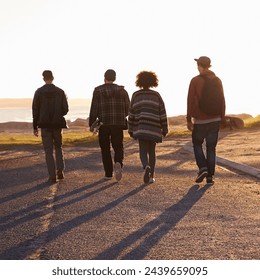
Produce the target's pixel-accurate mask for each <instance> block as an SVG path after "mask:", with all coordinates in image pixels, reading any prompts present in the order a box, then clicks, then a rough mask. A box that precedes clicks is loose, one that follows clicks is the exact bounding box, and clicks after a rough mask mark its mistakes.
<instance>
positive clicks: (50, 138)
mask: <svg viewBox="0 0 260 280" xmlns="http://www.w3.org/2000/svg"><path fill="white" fill-rule="evenodd" d="M42 75H43V80H44V81H45V85H44V86H42V87H40V88H38V89H37V90H36V92H35V94H34V98H33V103H32V111H33V133H34V135H35V136H38V128H41V137H42V143H43V147H44V151H45V159H46V164H47V168H48V173H49V181H50V182H52V183H55V182H56V180H57V178H58V179H64V172H63V171H64V168H65V164H64V159H63V150H62V128H66V127H67V125H66V120H65V118H64V116H65V115H66V114H67V112H68V110H69V108H68V102H67V97H66V95H65V93H64V91H63V90H62V89H60V88H58V87H56V86H55V85H54V84H52V82H53V79H54V77H53V75H52V72H51V71H50V70H45V71H44V72H43V74H42ZM53 148H54V149H55V159H54V156H53Z"/></svg>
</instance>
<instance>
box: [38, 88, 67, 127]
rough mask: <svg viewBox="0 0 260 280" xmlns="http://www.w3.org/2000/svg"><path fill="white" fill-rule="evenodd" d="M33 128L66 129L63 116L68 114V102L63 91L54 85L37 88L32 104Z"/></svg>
mask: <svg viewBox="0 0 260 280" xmlns="http://www.w3.org/2000/svg"><path fill="white" fill-rule="evenodd" d="M33 112H34V116H33V117H34V118H33V119H34V121H35V122H36V123H34V127H36V126H38V127H40V128H66V123H65V121H64V118H63V116H65V115H66V114H67V112H68V102H67V98H66V95H65V93H64V91H63V90H62V89H60V88H58V87H56V86H55V85H54V84H45V85H44V86H42V87H41V88H39V89H38V90H37V91H36V93H35V96H34V102H33Z"/></svg>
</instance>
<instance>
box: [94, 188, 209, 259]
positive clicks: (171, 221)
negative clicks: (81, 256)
mask: <svg viewBox="0 0 260 280" xmlns="http://www.w3.org/2000/svg"><path fill="white" fill-rule="evenodd" d="M209 187H210V186H209V185H205V186H204V187H203V188H199V186H198V185H194V186H192V187H191V188H190V189H189V191H188V193H187V194H186V195H185V196H184V197H183V198H182V199H181V200H180V201H179V202H178V203H176V204H174V205H172V206H171V207H169V208H167V209H166V210H165V211H164V212H163V213H162V214H161V215H160V216H158V217H157V218H156V219H154V220H152V221H150V222H148V223H147V224H145V225H144V226H143V227H142V228H140V229H138V230H137V231H135V232H133V233H131V234H130V235H128V236H127V237H125V238H124V239H123V240H121V241H120V242H119V243H118V244H115V245H113V246H112V247H110V248H108V249H106V250H105V251H103V252H102V253H100V254H99V255H97V256H96V257H95V258H93V259H97V260H98V259H102V260H112V259H125V260H134V259H135V260H139V259H140V260H141V259H144V258H145V256H146V255H147V254H148V253H149V251H150V250H151V249H152V248H153V247H154V246H155V245H156V244H157V243H158V241H159V240H160V239H161V238H163V236H165V235H166V234H167V233H168V232H169V231H170V230H172V229H173V228H174V227H175V226H176V225H177V223H178V222H179V221H180V220H181V219H182V218H184V216H185V215H186V214H187V213H188V212H189V211H190V210H191V208H192V207H193V206H194V205H195V204H196V203H197V202H198V201H199V200H200V198H201V197H202V196H203V195H204V193H205V192H206V191H207V189H208V188H209ZM142 239H144V240H143V242H141V243H140V244H139V245H138V246H137V247H135V248H134V249H132V250H131V251H130V252H129V253H126V254H125V255H123V256H121V257H119V256H120V255H121V254H123V252H124V250H127V249H129V248H130V249H131V248H132V247H133V246H134V244H135V243H136V242H138V241H140V240H142Z"/></svg>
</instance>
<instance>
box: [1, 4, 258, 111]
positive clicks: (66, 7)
mask: <svg viewBox="0 0 260 280" xmlns="http://www.w3.org/2000/svg"><path fill="white" fill-rule="evenodd" d="M258 3H259V1H257V0H243V1H242V0H236V1H235V0H234V1H232V0H229V1H227V0H196V1H195V0H181V1H180V0H160V1H159V0H109V1H108V0H92V1H91V0H44V1H43V0H0V35H1V44H0V61H1V67H0V77H1V91H0V97H1V98H28V97H29V98H30V97H33V94H34V92H35V90H36V89H37V88H38V87H40V86H41V85H43V81H42V76H41V74H42V71H43V70H45V69H50V70H52V71H53V73H54V76H55V81H54V83H55V84H56V85H57V86H59V87H61V88H63V89H64V90H65V92H66V94H67V95H68V98H69V99H71V98H91V97H92V93H93V89H94V87H95V86H98V85H99V84H102V83H103V75H104V72H105V70H107V69H108V68H113V69H115V70H116V72H117V81H116V82H117V83H118V84H122V85H125V87H126V90H127V91H128V93H129V95H130V97H131V95H132V93H133V92H134V91H135V90H137V88H136V87H135V77H136V75H137V74H138V72H139V71H141V70H152V71H155V72H156V73H157V74H158V77H159V87H158V88H157V90H158V91H159V92H160V93H161V95H162V97H163V99H164V101H165V104H166V108H167V113H168V115H171V116H172V115H179V114H185V113H186V98H187V91H188V86H189V82H190V80H191V78H192V77H193V76H195V75H197V74H198V72H197V67H196V63H195V61H194V58H197V57H199V56H201V55H207V56H209V57H210V58H211V60H212V70H213V71H214V72H215V73H216V74H217V75H218V76H219V77H220V78H221V79H222V82H223V85H224V90H225V96H226V103H227V113H250V114H252V115H257V114H260V107H259V104H260V97H259V96H260V68H259V65H260V35H259V26H260V17H259V8H258V5H259V4H258Z"/></svg>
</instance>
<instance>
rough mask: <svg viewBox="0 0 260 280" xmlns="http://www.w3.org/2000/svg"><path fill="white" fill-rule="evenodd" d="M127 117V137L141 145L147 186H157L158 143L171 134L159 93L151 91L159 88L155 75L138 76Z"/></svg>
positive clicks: (142, 73) (140, 152)
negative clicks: (153, 184)
mask: <svg viewBox="0 0 260 280" xmlns="http://www.w3.org/2000/svg"><path fill="white" fill-rule="evenodd" d="M136 86H137V87H139V88H140V90H138V91H136V92H134V93H133V95H132V98H131V103H130V109H129V115H128V133H129V135H130V136H131V137H133V138H134V139H138V142H139V155H140V160H141V163H142V165H143V168H144V175H143V180H144V183H153V182H155V178H154V169H155V162H156V151H155V148H156V143H160V142H162V137H163V136H164V137H165V136H166V135H167V133H168V121H167V114H166V110H165V106H164V101H163V99H162V97H161V95H160V94H159V92H157V91H154V90H151V88H154V87H157V86H158V77H157V75H156V74H155V73H154V72H150V71H142V72H140V73H139V74H138V75H137V79H136Z"/></svg>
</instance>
